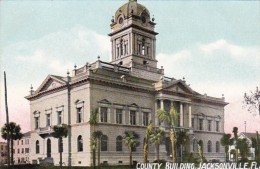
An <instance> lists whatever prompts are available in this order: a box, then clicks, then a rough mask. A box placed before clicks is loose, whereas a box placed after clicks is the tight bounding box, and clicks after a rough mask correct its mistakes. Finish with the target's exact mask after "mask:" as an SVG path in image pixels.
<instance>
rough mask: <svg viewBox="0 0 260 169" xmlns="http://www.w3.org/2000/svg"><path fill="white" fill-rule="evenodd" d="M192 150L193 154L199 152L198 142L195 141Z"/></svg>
mask: <svg viewBox="0 0 260 169" xmlns="http://www.w3.org/2000/svg"><path fill="white" fill-rule="evenodd" d="M192 149H193V152H197V151H198V146H197V140H193V145H192Z"/></svg>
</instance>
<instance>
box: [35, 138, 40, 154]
mask: <svg viewBox="0 0 260 169" xmlns="http://www.w3.org/2000/svg"><path fill="white" fill-rule="evenodd" d="M35 152H36V154H39V153H40V143H39V140H37V141H36V143H35Z"/></svg>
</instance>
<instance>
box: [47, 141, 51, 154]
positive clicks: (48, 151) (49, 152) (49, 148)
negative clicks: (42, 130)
mask: <svg viewBox="0 0 260 169" xmlns="http://www.w3.org/2000/svg"><path fill="white" fill-rule="evenodd" d="M47 157H51V140H50V139H48V140H47Z"/></svg>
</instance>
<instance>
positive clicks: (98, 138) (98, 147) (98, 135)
mask: <svg viewBox="0 0 260 169" xmlns="http://www.w3.org/2000/svg"><path fill="white" fill-rule="evenodd" d="M102 135H103V133H102V131H100V130H97V131H94V132H93V133H92V137H94V138H95V139H96V140H97V149H98V166H99V165H100V146H101V143H100V142H101V137H102ZM93 158H96V157H93Z"/></svg>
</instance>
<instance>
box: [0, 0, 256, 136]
mask: <svg viewBox="0 0 260 169" xmlns="http://www.w3.org/2000/svg"><path fill="white" fill-rule="evenodd" d="M126 2H127V0H96V1H87V0H86V1H82V0H78V1H72V0H71V1H69V0H68V1H62V0H59V1H58V0H57V1H56V0H53V1H47V0H46V1H26V0H24V1H0V55H1V108H0V111H1V113H0V126H3V124H4V123H5V109H4V97H3V95H4V93H3V91H4V88H3V71H4V70H5V71H6V72H7V81H8V92H9V93H8V96H9V98H8V104H9V112H10V120H11V121H15V122H16V123H18V124H20V125H21V127H22V130H23V131H24V132H25V131H28V130H30V126H29V124H30V123H29V114H30V107H29V102H28V101H27V100H26V99H24V97H25V96H26V95H28V94H29V90H30V89H29V88H30V85H31V84H32V85H33V87H34V89H35V90H36V89H37V88H38V87H39V85H40V84H41V82H42V81H43V80H44V79H45V77H46V76H47V75H48V74H55V75H61V76H65V75H66V72H67V70H68V69H69V70H72V69H73V66H74V65H75V64H77V65H78V66H82V65H84V64H85V63H86V62H92V61H95V60H96V58H97V56H98V55H100V56H101V60H103V61H109V60H110V56H111V53H110V46H111V45H110V39H109V37H108V36H107V34H108V33H110V31H111V30H110V26H109V25H110V23H111V18H112V15H114V13H115V11H116V10H117V9H118V8H119V7H120V6H121V5H123V4H124V3H126ZM138 2H139V3H141V4H143V5H144V6H146V7H147V9H148V10H149V11H150V14H151V15H154V18H155V22H156V23H157V25H156V27H155V30H156V32H158V33H159V35H157V59H158V61H159V63H158V67H159V66H164V68H165V75H166V76H169V77H174V78H177V79H179V78H182V77H185V78H186V81H187V83H188V84H190V85H191V88H192V89H194V90H195V91H197V92H199V93H201V94H204V93H207V95H210V96H214V97H221V96H222V94H224V95H225V98H226V101H227V102H228V103H229V105H227V106H226V107H225V131H226V132H231V131H232V128H233V126H237V127H239V131H240V132H244V121H247V132H255V131H256V130H258V131H259V130H260V117H259V116H253V115H252V114H250V113H248V112H247V110H246V109H243V108H242V105H243V104H242V100H243V94H244V92H249V91H250V90H255V88H256V86H259V87H260V1H170V0H168V1H166V0H158V1H155V0H154V1H149V0H138Z"/></svg>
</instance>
